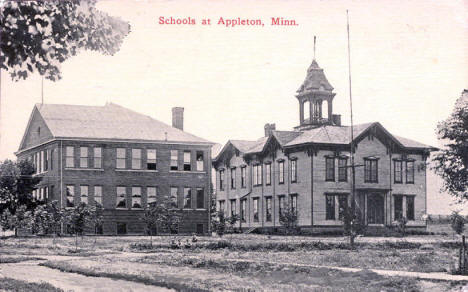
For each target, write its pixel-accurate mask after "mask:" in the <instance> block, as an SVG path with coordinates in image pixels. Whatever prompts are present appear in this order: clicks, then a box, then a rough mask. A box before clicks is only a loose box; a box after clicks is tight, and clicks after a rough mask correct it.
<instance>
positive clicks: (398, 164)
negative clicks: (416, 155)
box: [393, 160, 403, 218]
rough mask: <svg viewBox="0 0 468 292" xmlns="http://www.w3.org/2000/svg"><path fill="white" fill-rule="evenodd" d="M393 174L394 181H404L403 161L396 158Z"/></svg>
mask: <svg viewBox="0 0 468 292" xmlns="http://www.w3.org/2000/svg"><path fill="white" fill-rule="evenodd" d="M393 166H394V168H393V174H394V177H395V178H394V182H395V183H402V182H403V173H402V172H403V169H402V161H401V160H395V161H394V162H393ZM395 218H396V217H395Z"/></svg>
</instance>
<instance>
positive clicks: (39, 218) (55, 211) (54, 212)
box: [32, 200, 64, 244]
mask: <svg viewBox="0 0 468 292" xmlns="http://www.w3.org/2000/svg"><path fill="white" fill-rule="evenodd" d="M63 221H64V211H63V209H61V208H60V206H59V203H58V201H56V200H54V201H52V202H48V203H47V204H46V205H40V206H38V207H37V208H36V209H35V210H34V213H33V218H32V229H33V233H42V234H51V233H52V235H53V237H54V239H53V243H54V244H55V238H56V235H57V233H59V231H60V226H61V224H62V222H63Z"/></svg>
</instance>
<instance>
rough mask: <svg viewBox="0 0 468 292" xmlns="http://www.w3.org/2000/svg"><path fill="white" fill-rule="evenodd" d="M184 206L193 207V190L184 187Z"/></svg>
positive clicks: (186, 207)
mask: <svg viewBox="0 0 468 292" xmlns="http://www.w3.org/2000/svg"><path fill="white" fill-rule="evenodd" d="M184 208H185V209H191V208H192V190H191V189H190V188H184Z"/></svg>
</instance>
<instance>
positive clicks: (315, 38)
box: [314, 36, 317, 60]
mask: <svg viewBox="0 0 468 292" xmlns="http://www.w3.org/2000/svg"><path fill="white" fill-rule="evenodd" d="M316 40H317V37H316V36H314V60H315V43H316Z"/></svg>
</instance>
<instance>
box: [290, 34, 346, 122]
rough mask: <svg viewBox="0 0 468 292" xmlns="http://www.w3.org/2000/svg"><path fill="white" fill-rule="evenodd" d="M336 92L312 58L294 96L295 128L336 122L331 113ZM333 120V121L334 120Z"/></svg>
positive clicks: (336, 118) (336, 119)
mask: <svg viewBox="0 0 468 292" xmlns="http://www.w3.org/2000/svg"><path fill="white" fill-rule="evenodd" d="M335 95H336V93H334V92H333V87H332V86H331V85H330V83H329V82H328V80H327V77H325V74H324V72H323V69H322V68H320V67H319V65H318V63H317V61H316V60H315V37H314V59H313V60H312V64H311V65H310V66H309V69H307V75H306V78H305V80H304V82H303V83H302V85H301V87H299V89H298V90H297V94H296V98H297V100H298V101H299V121H300V125H299V126H297V127H295V129H297V130H306V129H310V128H315V127H318V126H321V125H335V124H338V123H337V121H338V120H339V118H338V117H337V115H333V98H334V97H335ZM334 116H335V117H334ZM334 121H335V122H334Z"/></svg>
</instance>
